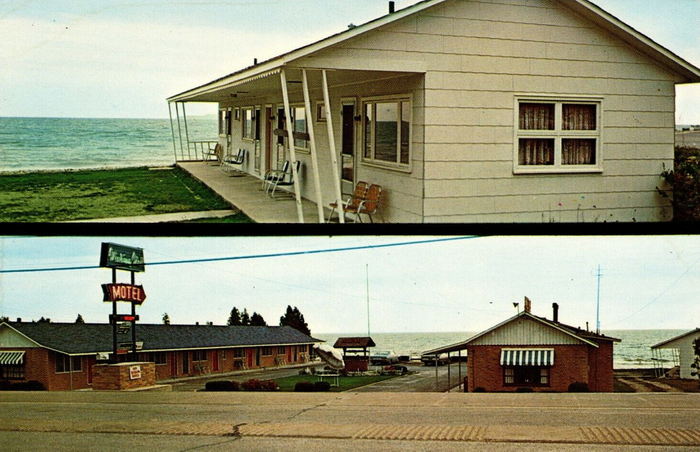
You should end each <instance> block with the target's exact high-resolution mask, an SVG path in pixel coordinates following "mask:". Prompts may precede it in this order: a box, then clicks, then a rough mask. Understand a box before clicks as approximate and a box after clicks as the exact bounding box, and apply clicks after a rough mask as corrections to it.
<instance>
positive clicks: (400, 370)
mask: <svg viewBox="0 0 700 452" xmlns="http://www.w3.org/2000/svg"><path fill="white" fill-rule="evenodd" d="M407 373H408V367H406V366H401V365H396V364H395V365H391V366H384V367H382V369H381V370H380V371H379V375H406V374H407Z"/></svg>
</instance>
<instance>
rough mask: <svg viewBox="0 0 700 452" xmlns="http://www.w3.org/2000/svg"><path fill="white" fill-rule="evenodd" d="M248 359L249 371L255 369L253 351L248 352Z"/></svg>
mask: <svg viewBox="0 0 700 452" xmlns="http://www.w3.org/2000/svg"><path fill="white" fill-rule="evenodd" d="M246 358H248V369H252V368H253V350H251V349H248V350H246Z"/></svg>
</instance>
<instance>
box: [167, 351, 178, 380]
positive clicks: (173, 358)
mask: <svg viewBox="0 0 700 452" xmlns="http://www.w3.org/2000/svg"><path fill="white" fill-rule="evenodd" d="M169 354H170V376H172V377H174V376H176V375H177V353H175V352H170V353H169Z"/></svg>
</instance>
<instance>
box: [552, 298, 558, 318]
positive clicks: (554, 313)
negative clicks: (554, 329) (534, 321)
mask: <svg viewBox="0 0 700 452" xmlns="http://www.w3.org/2000/svg"><path fill="white" fill-rule="evenodd" d="M552 320H553V321H554V323H559V305H558V304H557V303H552Z"/></svg>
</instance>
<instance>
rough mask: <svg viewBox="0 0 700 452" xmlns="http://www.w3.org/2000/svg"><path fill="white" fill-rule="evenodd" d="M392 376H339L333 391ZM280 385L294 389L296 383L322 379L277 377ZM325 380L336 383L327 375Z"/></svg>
mask: <svg viewBox="0 0 700 452" xmlns="http://www.w3.org/2000/svg"><path fill="white" fill-rule="evenodd" d="M390 378H396V375H368V376H357V377H351V376H348V377H342V376H341V377H339V379H338V382H339V385H340V386H337V387H336V386H331V391H332V392H342V391H348V390H350V389H354V388H359V387H360V386H366V385H369V384H372V383H376V382H378V381H384V380H388V379H390ZM275 381H276V382H277V384H278V385H279V387H280V391H294V385H296V384H297V383H299V382H301V381H308V382H311V383H313V382H315V381H320V380H319V379H318V378H317V377H316V376H314V375H293V376H291V377H284V378H277V379H275ZM323 381H327V382H329V383H331V384H335V379H334V378H331V377H325V378H324V379H323Z"/></svg>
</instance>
